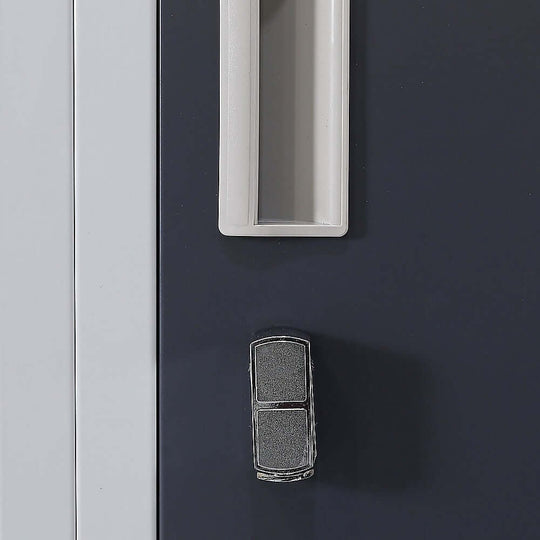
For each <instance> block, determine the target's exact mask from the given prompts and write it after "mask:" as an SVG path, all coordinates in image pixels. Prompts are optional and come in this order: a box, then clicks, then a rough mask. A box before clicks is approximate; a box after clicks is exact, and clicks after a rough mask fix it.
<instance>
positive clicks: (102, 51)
mask: <svg viewBox="0 0 540 540" xmlns="http://www.w3.org/2000/svg"><path fill="white" fill-rule="evenodd" d="M156 39H157V36H156V3H155V0H119V1H115V2H110V1H109V0H92V1H91V2H85V1H82V0H77V1H76V8H75V63H76V71H75V224H76V250H75V276H76V280H75V293H76V320H77V325H76V363H77V379H76V386H77V398H76V401H77V532H78V536H79V538H80V539H83V540H108V539H111V540H117V539H118V538H129V539H130V540H151V539H152V538H155V536H156V470H155V469H156V457H155V446H156V427H155V407H156V405H155V370H156V308H155V305H156V272H155V267H156Z"/></svg>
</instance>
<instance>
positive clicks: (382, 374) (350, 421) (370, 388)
mask: <svg viewBox="0 0 540 540" xmlns="http://www.w3.org/2000/svg"><path fill="white" fill-rule="evenodd" d="M312 344H313V356H314V366H315V368H314V386H315V404H316V407H315V412H316V422H317V424H316V428H317V449H318V457H317V464H316V467H315V470H316V478H317V479H318V481H320V482H324V483H329V484H338V485H342V486H344V487H348V488H351V489H364V490H368V491H371V490H376V491H378V490H381V491H388V490H391V491H394V490H395V491H399V490H405V489H408V488H411V487H414V486H418V485H421V484H422V483H423V482H424V481H425V473H426V458H427V443H428V439H429V433H430V423H429V414H428V412H429V388H430V376H429V373H428V371H427V369H426V365H425V364H423V363H422V362H421V361H420V360H418V359H416V358H412V357H410V356H406V355H400V354H396V353H393V352H390V351H385V350H377V349H373V348H369V347H364V346H362V345H359V344H357V343H353V342H344V341H340V340H337V339H333V338H330V337H327V336H312Z"/></svg>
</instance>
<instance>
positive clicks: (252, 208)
mask: <svg viewBox="0 0 540 540" xmlns="http://www.w3.org/2000/svg"><path fill="white" fill-rule="evenodd" d="M220 7H221V10H220V36H221V37H220V147H219V229H220V231H221V232H222V233H223V234H224V235H227V236H343V235H344V234H345V233H346V232H347V228H348V201H349V196H348V174H349V173H348V170H349V48H350V45H349V42H350V38H349V19H350V0H335V1H329V0H304V1H298V0H221V1H220Z"/></svg>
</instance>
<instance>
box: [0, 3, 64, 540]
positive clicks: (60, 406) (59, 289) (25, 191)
mask: <svg viewBox="0 0 540 540" xmlns="http://www.w3.org/2000/svg"><path fill="white" fill-rule="evenodd" d="M71 16H72V10H71V0H47V1H46V2H44V1H43V0H25V1H24V2H22V1H21V0H0V259H1V260H0V430H1V431H0V538H2V540H28V539H40V540H72V539H73V537H74V508H75V501H74V398H73V394H74V381H73V301H72V299H73V213H72V208H73V204H72V137H71V134H72V70H71V66H72V55H71V51H72V43H71V29H72V21H71Z"/></svg>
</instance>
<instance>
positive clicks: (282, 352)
mask: <svg viewBox="0 0 540 540" xmlns="http://www.w3.org/2000/svg"><path fill="white" fill-rule="evenodd" d="M306 367H307V364H306V347H305V346H304V345H303V344H302V343H296V342H291V341H282V342H268V343H262V344H261V345H257V347H256V348H255V378H256V390H257V401H305V399H306V395H307V389H306V376H307V373H306Z"/></svg>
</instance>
